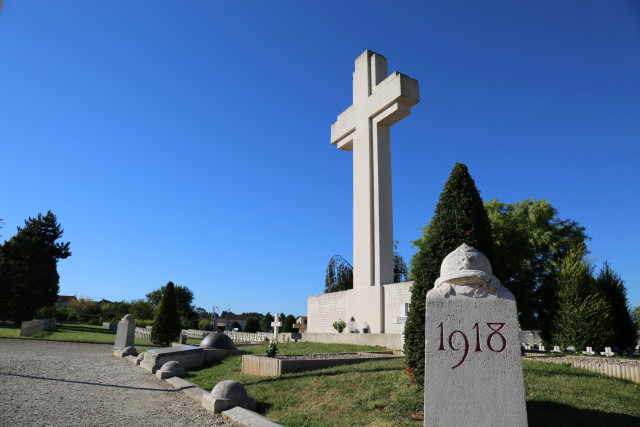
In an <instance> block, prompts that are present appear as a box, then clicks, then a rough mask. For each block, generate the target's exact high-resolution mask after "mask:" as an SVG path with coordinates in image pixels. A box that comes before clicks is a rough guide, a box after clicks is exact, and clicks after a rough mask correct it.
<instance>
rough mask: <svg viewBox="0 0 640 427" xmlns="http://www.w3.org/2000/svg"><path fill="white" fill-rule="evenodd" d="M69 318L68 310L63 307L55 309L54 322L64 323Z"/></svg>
mask: <svg viewBox="0 0 640 427" xmlns="http://www.w3.org/2000/svg"><path fill="white" fill-rule="evenodd" d="M68 318H69V309H68V308H65V307H60V308H58V309H56V322H58V323H61V322H66V321H67V320H68Z"/></svg>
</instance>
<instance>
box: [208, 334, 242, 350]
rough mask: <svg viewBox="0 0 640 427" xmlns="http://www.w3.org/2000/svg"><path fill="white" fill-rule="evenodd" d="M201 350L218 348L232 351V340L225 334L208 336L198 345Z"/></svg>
mask: <svg viewBox="0 0 640 427" xmlns="http://www.w3.org/2000/svg"><path fill="white" fill-rule="evenodd" d="M200 347H201V348H218V349H222V350H233V349H234V348H235V347H234V346H233V340H232V339H231V338H229V337H228V336H226V335H225V334H220V333H217V332H216V333H215V334H209V335H207V336H206V337H204V339H203V340H202V342H201V343H200Z"/></svg>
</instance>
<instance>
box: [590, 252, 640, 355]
mask: <svg viewBox="0 0 640 427" xmlns="http://www.w3.org/2000/svg"><path fill="white" fill-rule="evenodd" d="M595 288H596V290H597V291H598V292H599V293H600V294H602V296H604V297H605V298H606V300H607V302H608V303H609V305H610V306H611V311H610V315H611V317H612V327H613V335H612V337H611V339H610V340H609V341H608V342H606V343H605V345H606V346H609V347H614V346H618V347H620V348H622V349H624V348H626V347H635V343H636V340H637V339H638V337H637V334H638V329H637V327H636V324H635V322H634V321H633V314H632V313H631V306H630V305H629V301H628V300H627V289H626V288H625V286H624V281H623V280H622V278H621V277H620V275H619V274H618V273H616V272H615V271H613V269H612V268H611V267H610V266H609V263H607V262H605V263H604V265H603V266H602V269H601V270H600V272H599V273H598V277H596V280H595Z"/></svg>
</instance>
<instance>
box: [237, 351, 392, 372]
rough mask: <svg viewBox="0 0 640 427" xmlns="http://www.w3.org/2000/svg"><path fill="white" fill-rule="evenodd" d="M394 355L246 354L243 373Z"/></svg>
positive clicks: (296, 369) (305, 368)
mask: <svg viewBox="0 0 640 427" xmlns="http://www.w3.org/2000/svg"><path fill="white" fill-rule="evenodd" d="M393 357H398V356H394V355H393V352H391V351H383V352H359V353H334V354H301V355H280V356H275V357H266V356H255V355H244V356H242V373H243V374H248V375H257V376H261V377H277V376H280V375H282V374H288V373H292V372H302V371H310V370H312V369H323V368H328V367H330V366H338V365H348V364H351V363H360V362H366V361H368V360H376V359H381V358H385V359H388V358H393Z"/></svg>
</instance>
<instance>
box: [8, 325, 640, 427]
mask: <svg viewBox="0 0 640 427" xmlns="http://www.w3.org/2000/svg"><path fill="white" fill-rule="evenodd" d="M19 333H20V327H19V325H15V324H9V323H0V337H12V338H15V337H18V336H19ZM31 338H36V339H46V340H59V341H82V342H96V343H109V344H112V343H114V342H115V332H113V331H109V330H107V329H104V328H102V327H100V326H90V325H77V324H57V325H55V326H53V327H51V328H49V329H48V330H46V331H43V332H41V333H39V334H37V335H34V336H33V337H31ZM190 341H191V340H190ZM196 341H197V340H196ZM135 343H136V345H150V344H151V343H150V342H149V341H146V340H141V339H138V338H136V342H135ZM190 343H191V342H190ZM193 343H196V342H195V341H194V342H193ZM267 347H268V344H263V345H262V344H261V345H248V346H242V347H241V348H242V349H243V350H245V351H247V352H248V353H249V354H264V352H265V351H266V349H267ZM278 348H279V350H280V354H309V353H339V352H350V351H371V350H380V348H378V347H364V346H355V345H349V344H320V343H281V344H279V346H278ZM241 361H242V359H241V356H230V357H227V358H226V359H224V360H222V361H218V362H217V363H215V364H214V365H212V366H210V367H207V368H205V369H201V370H199V371H193V372H190V373H189V374H188V376H187V379H188V380H189V381H192V382H194V383H196V384H197V385H199V386H200V387H202V388H205V389H207V390H211V388H212V387H213V386H214V385H215V384H217V383H218V382H220V381H222V380H226V379H234V380H237V381H240V382H241V383H242V384H244V385H245V387H246V388H247V391H248V392H249V395H250V396H251V397H253V398H254V399H256V400H257V402H258V412H260V413H262V414H264V415H266V416H267V417H269V418H271V419H273V420H275V421H277V422H279V423H280V424H284V425H288V426H334V425H340V426H360V425H376V426H415V425H422V415H423V409H422V408H423V398H422V392H420V391H419V390H418V389H416V388H415V387H409V377H408V376H407V375H406V374H405V373H404V370H403V359H392V360H374V361H369V362H363V363H359V364H355V365H346V366H337V367H333V368H328V369H321V370H316V371H308V372H301V373H295V374H285V375H283V376H281V377H278V378H265V377H254V376H248V375H243V374H242V373H241V372H240V371H241ZM523 368H524V380H525V392H526V399H527V411H528V416H529V425H530V426H574V425H580V426H607V427H613V426H631V425H640V389H639V388H638V384H634V383H632V382H630V381H625V380H620V379H616V378H611V377H608V376H605V375H602V374H598V373H594V372H590V371H586V370H582V369H578V368H574V367H571V366H569V365H568V364H558V365H557V364H553V363H545V362H539V361H530V360H525V361H524V362H523Z"/></svg>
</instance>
